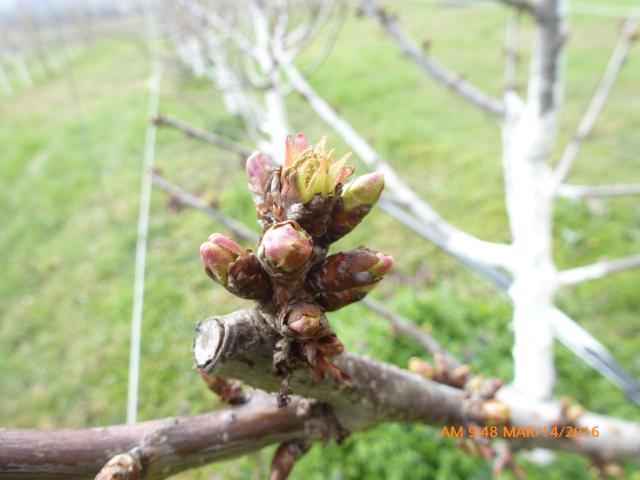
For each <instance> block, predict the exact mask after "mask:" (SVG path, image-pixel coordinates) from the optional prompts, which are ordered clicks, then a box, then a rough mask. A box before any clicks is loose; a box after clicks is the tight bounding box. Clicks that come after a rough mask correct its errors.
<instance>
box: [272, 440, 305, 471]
mask: <svg viewBox="0 0 640 480" xmlns="http://www.w3.org/2000/svg"><path fill="white" fill-rule="evenodd" d="M309 447H310V445H309V444H307V443H306V442H304V441H300V440H298V441H295V440H294V441H291V442H285V443H282V444H280V446H279V447H278V449H277V450H276V453H274V454H273V460H271V473H270V474H269V480H285V479H287V478H288V477H289V474H290V473H291V470H292V469H293V466H294V465H295V463H296V462H297V461H298V459H300V457H302V456H303V455H304V454H305V453H307V451H308V450H309Z"/></svg>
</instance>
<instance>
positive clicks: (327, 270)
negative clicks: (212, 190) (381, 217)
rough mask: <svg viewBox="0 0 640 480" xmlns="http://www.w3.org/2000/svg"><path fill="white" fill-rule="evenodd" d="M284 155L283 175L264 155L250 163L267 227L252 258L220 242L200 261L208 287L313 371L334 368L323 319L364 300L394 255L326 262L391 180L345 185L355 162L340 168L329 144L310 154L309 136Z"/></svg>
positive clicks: (209, 245)
mask: <svg viewBox="0 0 640 480" xmlns="http://www.w3.org/2000/svg"><path fill="white" fill-rule="evenodd" d="M285 148H286V152H285V153H286V155H285V162H284V165H283V166H276V165H275V164H274V163H273V162H272V161H271V159H269V158H268V157H267V156H265V155H264V154H262V153H260V152H255V153H254V154H252V155H251V156H250V157H249V158H248V159H247V165H246V168H247V176H248V179H249V190H250V192H251V195H252V198H253V201H254V204H255V207H256V210H257V214H258V222H259V224H260V225H261V227H262V235H261V237H260V240H259V242H258V246H257V249H256V251H255V253H254V252H253V251H252V250H249V249H242V248H241V247H240V246H239V245H238V244H237V243H235V242H234V241H233V240H231V239H229V238H227V237H225V236H224V235H221V234H217V233H215V234H213V235H211V236H210V237H209V241H207V242H205V243H204V244H202V247H201V248H200V255H201V258H202V262H203V264H204V269H205V272H206V273H207V275H209V277H211V278H212V279H213V280H214V281H216V282H217V283H219V284H220V285H222V286H223V287H225V288H226V289H227V290H229V291H230V292H231V293H233V294H235V295H237V296H240V297H242V298H247V299H251V300H255V301H256V302H258V304H259V306H260V308H261V310H262V311H263V312H266V313H268V314H271V315H273V317H274V318H275V323H276V328H277V329H278V331H279V333H280V334H281V335H283V337H285V338H288V339H290V340H291V341H293V342H297V343H298V344H299V345H300V347H301V348H300V349H298V350H299V351H300V352H303V355H304V357H305V358H306V359H307V360H308V361H309V363H310V364H312V365H313V366H315V367H318V366H319V365H325V366H327V363H328V362H327V360H326V359H327V358H329V357H331V356H335V355H338V354H339V353H341V352H342V350H343V347H342V344H341V343H340V341H339V340H338V339H337V337H335V334H333V332H332V330H331V328H330V327H329V323H328V320H327V317H326V312H330V311H334V310H337V309H339V308H342V307H344V306H345V305H348V304H350V303H353V302H355V301H358V300H361V299H362V298H363V297H364V296H366V295H367V293H369V292H370V291H371V290H372V289H373V288H375V287H376V285H377V284H378V283H379V282H380V280H381V279H382V278H383V277H384V275H385V274H386V273H387V272H388V271H389V269H390V268H391V266H392V265H393V259H392V258H391V257H390V256H389V255H386V254H384V253H379V252H376V251H374V250H371V249H369V248H365V247H360V248H357V249H355V250H352V251H350V252H340V253H337V254H334V255H330V256H327V253H328V250H329V247H330V245H331V244H332V243H334V242H336V241H337V240H339V239H340V238H342V237H344V236H345V235H347V234H348V233H349V232H351V231H352V230H353V229H354V228H355V227H356V226H357V225H358V224H359V223H360V222H361V221H362V219H363V218H364V217H365V216H366V215H367V214H368V213H369V212H370V211H371V208H372V207H373V206H374V205H375V203H376V202H377V201H378V198H379V197H380V194H381V193H382V189H383V187H384V178H383V176H382V174H381V173H377V172H376V173H370V174H367V175H362V176H360V177H358V178H356V179H355V180H353V181H351V182H350V183H347V184H345V183H344V182H345V180H346V179H347V178H348V177H349V176H350V175H351V174H352V173H353V171H354V168H353V167H351V166H349V165H347V164H346V162H347V160H348V158H349V154H348V155H345V156H343V157H341V158H340V159H338V160H334V159H333V158H332V157H333V150H330V151H328V152H327V151H326V146H325V139H324V138H323V139H322V140H320V142H318V143H317V144H316V145H315V146H312V145H310V144H309V142H308V141H307V139H306V138H305V137H304V135H297V136H296V137H295V138H292V137H288V138H287V141H286V145H285ZM329 365H330V364H329ZM330 369H331V368H330V366H327V367H326V368H325V370H326V371H329V373H331V371H330Z"/></svg>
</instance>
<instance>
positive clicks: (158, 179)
mask: <svg viewBox="0 0 640 480" xmlns="http://www.w3.org/2000/svg"><path fill="white" fill-rule="evenodd" d="M153 184H154V185H155V186H156V187H158V188H160V189H161V190H164V191H165V192H167V193H169V194H170V195H171V196H172V197H173V198H174V199H175V200H176V201H177V202H178V203H179V204H180V205H184V206H186V207H190V208H194V209H196V210H200V211H201V212H204V213H206V214H207V215H209V216H210V217H212V218H214V219H216V221H218V222H220V223H221V224H222V225H224V226H225V227H227V228H228V229H229V230H230V231H231V233H233V235H235V236H236V237H238V238H240V239H242V240H248V241H255V240H257V239H258V235H257V234H256V233H255V232H254V231H253V230H251V229H249V228H247V227H246V226H245V225H244V224H242V223H240V222H238V221H236V220H234V219H233V218H231V217H229V216H228V215H225V214H224V213H222V212H220V210H218V209H216V208H213V207H211V206H209V205H207V204H206V203H204V202H203V201H202V200H200V199H199V198H198V197H196V196H195V195H192V194H190V193H189V192H186V191H185V190H182V189H181V188H180V187H178V186H177V185H174V184H172V183H170V182H169V181H167V180H165V178H164V177H163V176H162V175H160V174H159V173H158V172H153Z"/></svg>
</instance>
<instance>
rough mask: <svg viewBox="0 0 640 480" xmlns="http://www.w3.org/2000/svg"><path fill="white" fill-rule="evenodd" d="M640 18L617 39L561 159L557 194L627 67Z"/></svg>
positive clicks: (627, 24)
mask: <svg viewBox="0 0 640 480" xmlns="http://www.w3.org/2000/svg"><path fill="white" fill-rule="evenodd" d="M639 19H640V17H639V16H638V15H634V16H632V17H630V18H629V19H628V20H627V21H626V22H625V24H624V27H623V28H622V32H621V34H620V39H619V40H618V44H617V46H616V48H615V50H614V51H613V54H612V55H611V59H610V60H609V63H608V64H607V69H606V71H605V73H604V76H603V77H602V79H601V80H600V83H599V84H598V88H597V89H596V92H595V94H594V96H593V98H592V99H591V102H590V103H589V107H588V108H587V111H586V112H585V114H584V116H583V117H582V120H580V124H579V125H578V128H577V129H576V131H575V133H574V134H573V138H572V139H571V142H569V145H568V146H567V148H566V150H565V151H564V153H563V154H562V157H561V158H560V161H559V162H558V165H557V166H556V169H555V171H554V172H553V177H552V184H551V185H552V188H553V190H554V191H555V190H557V189H558V188H559V187H560V185H561V184H562V182H564V180H565V178H567V175H568V174H569V171H570V170H571V166H572V165H573V162H574V161H575V159H576V156H577V155H578V152H579V151H580V147H582V143H583V142H584V140H585V139H586V138H587V136H588V135H589V133H591V130H592V129H593V126H594V125H595V123H596V120H597V119H598V117H599V116H600V113H601V112H602V110H603V108H604V106H605V104H606V102H607V99H608V98H609V95H610V93H611V89H612V87H613V84H614V82H615V81H616V78H617V77H618V74H619V73H620V69H621V68H622V66H623V65H624V61H625V59H626V58H627V55H628V53H629V50H630V48H631V44H632V42H633V40H634V39H635V37H636V33H637V30H638V21H639Z"/></svg>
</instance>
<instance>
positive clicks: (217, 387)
mask: <svg viewBox="0 0 640 480" xmlns="http://www.w3.org/2000/svg"><path fill="white" fill-rule="evenodd" d="M201 376H202V379H203V380H204V382H205V383H206V384H207V387H209V390H211V391H212V392H213V393H215V394H216V395H218V397H220V400H221V401H222V402H224V403H228V404H229V405H242V404H243V403H245V402H247V401H248V400H249V398H250V396H249V395H248V394H247V393H245V391H244V390H243V389H242V382H240V381H239V380H235V379H233V378H226V377H217V376H212V375H201Z"/></svg>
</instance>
